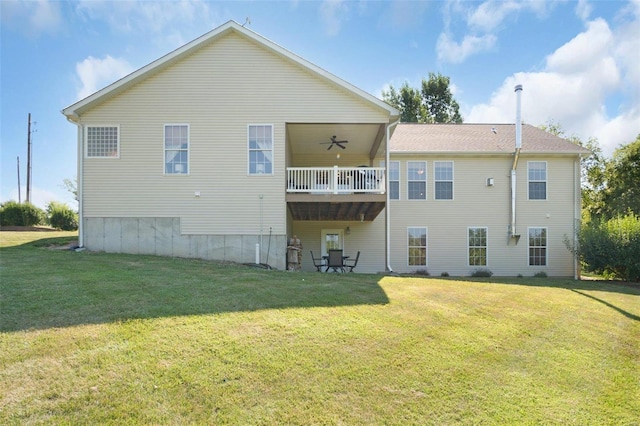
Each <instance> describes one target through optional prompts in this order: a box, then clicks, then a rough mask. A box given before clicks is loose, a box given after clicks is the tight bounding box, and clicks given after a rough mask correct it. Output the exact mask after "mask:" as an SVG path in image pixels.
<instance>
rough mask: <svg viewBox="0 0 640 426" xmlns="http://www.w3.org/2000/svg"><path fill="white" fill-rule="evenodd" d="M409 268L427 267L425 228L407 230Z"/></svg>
mask: <svg viewBox="0 0 640 426" xmlns="http://www.w3.org/2000/svg"><path fill="white" fill-rule="evenodd" d="M407 248H408V258H409V266H427V228H407Z"/></svg>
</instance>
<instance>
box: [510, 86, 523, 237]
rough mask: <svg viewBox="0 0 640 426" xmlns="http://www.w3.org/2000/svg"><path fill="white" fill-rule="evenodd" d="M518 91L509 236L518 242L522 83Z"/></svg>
mask: <svg viewBox="0 0 640 426" xmlns="http://www.w3.org/2000/svg"><path fill="white" fill-rule="evenodd" d="M515 92H516V123H515V124H516V150H515V152H514V154H513V164H512V165H511V226H510V227H509V237H511V238H515V240H516V244H518V240H519V239H520V235H519V234H518V233H517V232H516V199H517V197H516V187H517V180H516V170H517V168H518V159H519V158H520V150H521V149H522V118H521V98H522V85H521V84H518V85H517V86H516V87H515Z"/></svg>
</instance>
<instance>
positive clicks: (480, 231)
mask: <svg viewBox="0 0 640 426" xmlns="http://www.w3.org/2000/svg"><path fill="white" fill-rule="evenodd" d="M467 232H468V242H469V266H487V228H486V227H483V228H471V227H470V228H468V231H467Z"/></svg>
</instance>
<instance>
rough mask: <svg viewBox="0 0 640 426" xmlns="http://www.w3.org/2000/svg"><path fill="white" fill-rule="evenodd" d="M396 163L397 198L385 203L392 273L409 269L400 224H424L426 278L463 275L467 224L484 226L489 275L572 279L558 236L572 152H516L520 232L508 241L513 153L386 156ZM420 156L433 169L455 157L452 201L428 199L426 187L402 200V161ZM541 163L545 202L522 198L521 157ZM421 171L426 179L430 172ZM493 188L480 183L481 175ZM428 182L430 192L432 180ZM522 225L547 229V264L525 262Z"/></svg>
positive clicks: (568, 196)
mask: <svg viewBox="0 0 640 426" xmlns="http://www.w3.org/2000/svg"><path fill="white" fill-rule="evenodd" d="M391 160H392V161H395V160H399V161H400V169H401V173H400V200H391V202H390V205H389V209H390V211H391V266H392V268H393V269H394V270H395V271H397V272H412V271H414V270H416V269H418V268H415V267H412V266H409V265H408V259H407V239H406V228H407V227H409V226H424V227H427V228H428V230H429V232H428V247H429V258H428V267H427V269H428V271H429V273H431V275H440V274H441V273H442V272H448V273H449V274H451V275H469V274H470V273H471V271H472V270H473V269H475V267H469V266H467V265H468V252H467V243H468V240H467V228H468V227H469V226H473V227H487V228H488V240H487V244H488V251H487V257H488V262H489V263H488V265H487V266H486V267H487V268H488V269H490V270H491V271H492V272H494V274H496V275H511V276H515V275H518V274H522V275H525V276H530V275H533V274H534V273H536V272H538V271H540V270H545V272H547V274H548V275H550V276H551V275H553V276H573V259H572V255H571V253H570V252H569V251H568V250H567V248H566V247H565V245H564V242H563V240H564V237H565V235H567V236H569V237H571V235H572V232H573V224H574V188H575V187H574V185H575V182H576V181H575V176H574V174H573V173H574V161H575V158H573V157H544V156H539V157H537V156H521V158H520V162H519V164H518V169H517V205H516V212H517V213H516V218H517V219H516V230H517V232H518V233H519V234H520V235H521V238H520V240H519V242H518V244H515V242H514V240H511V239H509V238H508V230H509V225H510V222H511V210H510V202H511V198H510V178H509V173H510V170H511V165H512V161H513V157H512V156H511V155H505V156H493V157H491V156H482V157H472V156H451V155H450V154H448V155H447V156H446V157H445V156H442V157H440V156H429V155H422V156H421V155H404V156H400V155H393V154H392V156H391ZM421 160H424V161H427V169H428V170H433V162H434V161H443V160H444V161H447V160H450V161H454V169H455V175H454V187H455V197H454V200H451V201H447V202H442V201H439V200H434V194H433V191H428V193H427V200H426V201H421V202H416V201H414V200H407V193H406V191H407V189H406V174H405V173H404V171H405V170H406V162H407V161H421ZM532 160H544V161H547V182H548V187H547V195H548V197H547V200H545V201H540V200H535V201H529V200H528V199H527V167H526V162H527V161H532ZM428 176H429V177H430V178H431V179H432V176H433V174H432V173H431V172H429V174H428ZM490 177H491V178H493V179H494V186H492V187H488V186H486V180H487V178H490ZM427 187H428V188H430V189H432V188H433V182H432V181H428V182H427ZM528 227H545V228H547V230H548V239H549V240H548V243H549V246H548V256H549V257H548V259H549V261H548V265H547V266H546V267H544V268H542V267H534V266H528V241H527V228H528Z"/></svg>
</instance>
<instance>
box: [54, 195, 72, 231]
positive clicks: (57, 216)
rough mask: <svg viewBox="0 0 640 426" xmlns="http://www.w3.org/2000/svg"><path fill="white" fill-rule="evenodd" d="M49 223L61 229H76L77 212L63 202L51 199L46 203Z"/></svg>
mask: <svg viewBox="0 0 640 426" xmlns="http://www.w3.org/2000/svg"><path fill="white" fill-rule="evenodd" d="M47 216H48V220H49V225H51V226H52V227H54V228H57V229H61V230H63V231H75V230H77V229H78V214H77V213H76V212H74V211H73V210H72V209H71V207H69V206H67V205H66V204H64V203H59V202H57V201H51V202H50V203H49V205H47Z"/></svg>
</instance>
